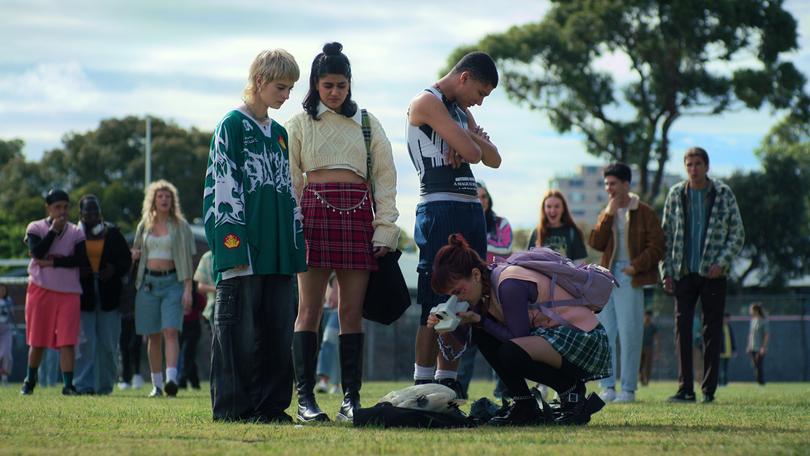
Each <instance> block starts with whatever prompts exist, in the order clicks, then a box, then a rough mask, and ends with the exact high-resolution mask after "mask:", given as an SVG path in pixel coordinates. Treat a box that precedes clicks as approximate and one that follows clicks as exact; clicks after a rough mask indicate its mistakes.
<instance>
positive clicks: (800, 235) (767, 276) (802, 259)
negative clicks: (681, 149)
mask: <svg viewBox="0 0 810 456" xmlns="http://www.w3.org/2000/svg"><path fill="white" fill-rule="evenodd" d="M808 131H810V130H808V126H807V124H806V123H801V122H792V121H790V120H787V121H784V122H782V123H780V124H778V125H777V126H776V127H775V128H774V129H773V130H772V131H771V133H770V134H769V135H768V136H767V137H766V138H765V140H764V141H763V144H762V146H761V147H760V149H759V150H758V151H757V153H758V154H759V156H760V157H761V159H762V170H757V171H752V172H749V173H741V172H737V173H734V174H733V175H732V176H731V177H729V178H728V179H727V182H728V184H729V185H730V186H731V188H732V189H733V190H734V194H735V195H736V197H737V202H738V204H739V206H740V213H741V214H742V218H743V224H744V225H745V244H744V246H743V251H742V253H741V255H740V256H741V258H743V259H744V260H746V261H747V266H746V268H745V270H744V271H742V273H741V276H740V283H744V281H745V279H746V278H747V277H749V276H752V277H757V278H758V282H759V284H760V286H764V287H771V288H780V287H782V286H784V285H785V284H786V283H787V281H788V280H790V279H792V278H796V277H801V276H803V275H805V274H808V273H810V261H808V258H810V135H808Z"/></svg>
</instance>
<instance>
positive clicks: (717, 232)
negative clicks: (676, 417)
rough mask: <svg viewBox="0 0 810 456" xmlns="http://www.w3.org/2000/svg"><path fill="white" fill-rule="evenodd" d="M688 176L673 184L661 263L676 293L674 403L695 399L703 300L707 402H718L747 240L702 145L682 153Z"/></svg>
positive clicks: (703, 387) (729, 195)
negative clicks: (697, 318) (732, 288)
mask: <svg viewBox="0 0 810 456" xmlns="http://www.w3.org/2000/svg"><path fill="white" fill-rule="evenodd" d="M683 164H684V168H686V173H687V175H688V179H687V180H685V181H682V182H679V183H677V184H675V185H673V186H672V187H670V189H669V193H667V199H666V202H665V203H664V217H663V220H662V227H663V229H664V233H665V238H666V247H665V249H664V258H663V261H662V262H661V265H660V273H661V278H662V279H663V282H664V291H665V292H667V293H671V294H673V295H674V296H675V346H676V353H677V355H678V391H677V392H676V393H675V394H674V395H673V396H671V397H670V398H669V399H668V400H669V401H670V402H695V389H694V385H693V383H694V375H693V368H692V347H691V346H690V344H691V341H692V317H693V315H695V306H696V304H697V302H698V300H700V307H701V312H702V314H703V331H702V332H703V381H702V382H701V385H700V387H701V390H702V391H703V402H704V403H710V402H713V401H714V393H715V392H716V390H717V371H718V369H719V367H720V341H721V339H722V327H723V314H724V313H725V307H726V291H727V278H726V277H727V275H728V273H729V271H730V270H731V264H732V262H733V261H734V259H735V257H736V256H737V255H738V254H739V253H740V251H741V250H742V247H743V244H744V243H745V228H744V227H743V223H742V217H741V216H740V209H739V207H738V206H737V199H736V198H735V197H734V192H733V191H732V190H731V187H729V186H728V185H726V184H724V183H723V182H720V181H719V180H717V179H710V178H709V177H708V172H709V154H708V153H707V152H706V151H705V150H704V149H702V148H700V147H692V148H690V149H688V150H687V151H686V153H684V156H683Z"/></svg>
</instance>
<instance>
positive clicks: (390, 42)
mask: <svg viewBox="0 0 810 456" xmlns="http://www.w3.org/2000/svg"><path fill="white" fill-rule="evenodd" d="M271 6H272V8H271ZM786 7H787V8H788V9H789V10H790V11H791V12H793V14H794V15H795V17H796V18H797V19H798V20H799V33H800V34H801V36H800V44H801V45H802V48H801V50H800V51H799V52H797V53H795V55H793V56H791V57H793V58H795V59H796V62H797V64H798V65H799V66H800V69H801V70H802V71H804V72H805V73H806V74H808V75H810V4H808V3H807V2H804V1H801V0H791V1H788V2H786ZM548 9H549V3H548V2H526V1H522V0H502V1H500V2H498V3H497V5H495V7H493V4H492V3H491V2H489V1H484V0H472V1H468V2H466V3H464V4H463V5H459V4H456V3H455V2H449V3H442V2H435V1H432V0H412V1H409V2H379V1H373V0H352V1H347V2H343V3H340V4H335V3H334V2H332V1H328V2H327V1H324V0H311V1H306V2H292V3H288V4H285V5H283V7H278V6H274V5H270V4H269V3H266V2H265V3H259V2H255V1H252V0H230V1H228V2H227V4H225V5H223V4H222V3H221V2H214V1H195V0H178V1H173V2H165V1H163V0H160V1H158V0H143V1H139V2H101V1H91V0H77V1H71V2H62V1H57V0H49V1H43V0H27V1H25V2H22V1H15V0H11V1H9V0H6V1H4V2H2V3H1V4H0V17H3V18H4V19H7V20H6V21H4V24H3V28H1V29H0V40H2V42H4V43H8V44H7V45H6V46H3V47H0V125H2V127H0V137H4V138H7V137H22V138H23V139H25V140H26V142H27V143H28V148H27V149H26V152H27V153H28V154H29V156H30V157H32V158H38V157H39V156H40V155H41V154H42V151H43V150H46V149H48V148H51V147H55V146H58V145H59V139H60V138H61V137H62V135H63V134H65V133H67V132H69V131H86V130H89V129H92V128H95V127H96V126H97V125H98V123H99V121H100V120H101V119H104V118H107V117H111V116H123V115H130V114H134V115H143V114H146V113H149V114H152V115H155V116H160V117H163V118H166V119H172V120H174V121H176V122H178V123H179V124H180V125H183V126H196V127H199V128H203V129H208V130H210V129H213V127H214V125H215V124H216V122H217V121H218V120H219V119H220V117H221V116H222V115H223V114H224V113H225V112H226V111H227V110H228V109H230V108H231V107H233V106H234V105H236V104H237V103H238V102H239V99H240V95H241V88H242V85H243V81H244V79H245V77H246V73H247V68H248V65H249V64H250V62H251V60H252V58H253V57H254V56H255V54H256V53H257V52H258V51H259V50H261V49H264V48H269V47H284V48H286V49H288V50H289V51H291V52H292V53H293V54H294V55H295V56H296V57H297V59H298V63H299V66H300V67H301V70H302V78H301V80H299V82H298V84H297V86H296V88H295V90H294V92H293V96H292V99H291V100H290V101H289V102H288V103H286V104H285V106H284V107H283V108H282V109H281V110H280V111H278V112H272V113H271V115H272V116H273V117H274V118H276V119H279V120H281V121H282V122H283V121H284V120H285V119H287V118H289V117H290V116H292V115H293V114H294V113H296V112H298V111H299V110H300V102H301V99H302V98H303V96H304V94H305V93H306V89H307V87H306V86H307V79H306V78H307V76H308V74H307V73H308V70H309V66H310V63H311V59H312V58H313V57H314V56H315V54H316V53H317V52H318V51H319V50H320V48H321V46H322V44H323V43H324V42H326V41H332V40H338V41H341V42H342V43H343V44H344V47H345V50H346V53H347V55H349V57H350V58H351V59H352V64H353V71H354V81H353V83H354V86H353V92H354V94H355V98H356V99H357V100H358V101H359V102H360V103H361V104H362V105H363V106H364V107H367V108H368V109H369V110H371V111H372V112H373V113H374V114H375V115H376V116H377V117H378V118H380V120H381V121H382V123H383V125H384V126H385V128H386V133H387V135H388V137H389V138H390V139H391V141H392V143H393V148H394V153H395V160H396V164H397V168H398V173H399V183H398V190H399V198H398V201H399V205H400V212H401V217H400V221H399V224H400V226H402V227H403V228H405V229H406V230H407V231H408V232H411V231H412V227H413V208H414V207H415V205H416V202H417V200H418V196H417V194H418V185H417V184H418V182H417V179H416V175H415V171H414V170H413V166H412V164H411V162H410V159H409V158H408V156H407V150H406V148H405V144H404V140H405V138H404V135H405V110H406V107H407V105H408V102H409V100H410V99H411V98H412V97H413V96H414V95H415V94H416V93H418V92H419V91H420V90H422V89H423V88H424V87H426V86H427V85H429V84H430V83H432V82H433V81H435V80H436V78H437V76H438V71H439V69H440V68H442V67H444V65H445V64H446V58H447V55H448V54H449V53H450V52H451V51H452V50H453V49H454V48H455V47H456V46H459V45H463V44H469V43H474V42H475V41H476V40H477V39H479V38H481V37H482V36H483V35H485V34H487V33H492V32H497V31H503V30H505V29H507V28H508V27H510V26H512V25H518V24H523V23H526V22H530V21H536V20H539V19H541V18H542V16H543V14H544V13H545V12H546V11H547V10H548ZM276 10H280V11H283V12H282V15H281V17H279V16H278V14H277V12H276ZM597 66H598V67H599V68H600V69H604V70H605V71H609V72H610V73H611V74H613V75H614V77H616V78H617V80H618V82H619V83H620V84H624V83H626V82H627V81H630V80H632V79H633V77H634V76H633V75H632V73H631V72H630V71H629V61H628V59H627V57H626V56H624V55H622V54H620V53H612V54H608V55H605V56H604V57H602V58H601V59H600V60H599V61H598V62H597ZM473 112H474V115H475V116H476V119H477V120H478V122H479V123H480V124H481V125H483V126H484V127H485V128H486V129H487V131H488V132H489V133H490V135H491V136H492V138H493V140H495V141H496V143H497V144H498V146H499V149H500V151H501V154H502V155H503V157H504V162H503V165H502V167H501V168H500V169H498V170H490V169H486V168H484V167H482V166H476V167H475V168H474V172H475V173H476V176H477V177H478V178H480V179H483V180H485V181H486V182H487V184H488V186H489V189H490V191H491V192H492V193H493V197H494V198H495V199H496V205H497V206H496V209H497V211H498V212H500V213H501V214H502V215H505V216H506V217H508V218H509V219H510V220H511V221H512V223H513V225H515V226H531V225H533V224H534V223H535V221H536V217H537V207H536V206H537V204H538V202H539V198H540V195H542V193H543V192H544V191H545V190H546V188H547V186H548V181H549V179H550V178H552V177H553V176H554V175H555V174H566V173H570V172H573V171H574V169H575V168H576V166H577V165H579V164H582V163H599V162H600V160H599V159H597V158H595V157H593V156H591V155H588V154H587V153H586V152H585V151H584V146H583V144H582V141H581V139H580V138H579V137H578V136H577V135H565V136H561V135H559V134H557V133H555V132H554V130H553V128H552V127H551V126H550V125H549V122H548V119H547V117H546V116H545V114H543V113H539V112H533V111H528V110H526V109H524V108H521V107H518V106H516V105H515V104H514V103H512V102H510V101H508V100H507V99H506V97H505V95H504V93H503V90H502V89H497V90H496V91H495V92H494V94H493V95H492V96H491V97H489V98H488V99H487V100H486V103H485V104H484V106H483V107H482V108H477V109H475V110H474V111H473ZM42 119H47V122H43V121H42ZM775 120H776V119H774V118H772V117H771V115H770V113H768V112H766V111H763V112H751V111H746V112H742V113H733V114H727V115H724V116H720V117H711V118H709V117H700V118H686V117H685V118H682V119H679V120H678V122H676V124H675V126H674V129H673V132H672V134H673V141H674V142H673V146H672V148H673V150H676V151H680V150H682V148H683V147H686V146H687V145H693V144H694V143H695V142H701V141H707V140H708V139H710V138H711V139H712V141H713V146H714V147H717V148H720V149H724V150H725V152H724V153H725V155H727V156H732V153H731V152H729V151H737V150H739V154H740V155H739V156H740V157H744V159H740V160H737V159H735V158H729V159H727V163H726V164H723V163H713V166H712V172H713V173H716V174H721V173H725V172H727V171H728V170H730V169H733V167H735V166H738V163H737V162H740V163H745V165H744V166H750V163H753V162H752V160H751V157H752V153H751V149H752V146H751V144H752V143H753V144H755V143H758V140H756V139H755V138H758V137H761V136H762V135H763V134H764V133H765V132H766V131H767V129H768V128H769V127H770V125H772V124H773V122H774V121H775ZM752 138H754V139H752ZM32 148H35V149H32ZM746 149H747V150H746ZM680 168H681V167H680V165H679V163H677V160H671V161H670V162H669V164H668V166H667V169H668V170H670V169H671V170H673V171H674V172H676V173H681V169H680Z"/></svg>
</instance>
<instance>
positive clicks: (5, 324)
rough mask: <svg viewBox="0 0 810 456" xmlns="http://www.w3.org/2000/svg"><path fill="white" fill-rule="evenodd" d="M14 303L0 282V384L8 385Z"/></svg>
mask: <svg viewBox="0 0 810 456" xmlns="http://www.w3.org/2000/svg"><path fill="white" fill-rule="evenodd" d="M13 343H14V304H13V303H12V301H11V296H9V295H8V288H6V286H5V285H3V284H0V385H2V386H6V385H8V376H9V375H11V368H12V367H13V366H14V357H13V353H12V346H13Z"/></svg>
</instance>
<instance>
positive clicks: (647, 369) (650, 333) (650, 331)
mask: <svg viewBox="0 0 810 456" xmlns="http://www.w3.org/2000/svg"><path fill="white" fill-rule="evenodd" d="M652 318H653V313H652V310H645V311H644V337H643V340H642V342H641V365H639V367H638V376H639V381H640V382H641V384H642V385H643V386H647V385H649V384H650V375H651V374H652V366H653V359H654V355H655V347H656V346H657V345H658V326H656V324H655V323H653V319H652Z"/></svg>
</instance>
